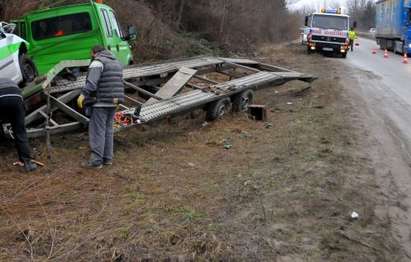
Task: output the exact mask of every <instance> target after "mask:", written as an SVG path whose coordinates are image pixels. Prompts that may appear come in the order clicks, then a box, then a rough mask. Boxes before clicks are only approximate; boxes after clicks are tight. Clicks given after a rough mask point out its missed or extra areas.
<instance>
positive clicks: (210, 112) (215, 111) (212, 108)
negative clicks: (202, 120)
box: [206, 98, 231, 121]
mask: <svg viewBox="0 0 411 262" xmlns="http://www.w3.org/2000/svg"><path fill="white" fill-rule="evenodd" d="M230 107H231V100H230V99H229V98H223V99H220V100H218V101H215V102H213V103H211V104H210V105H208V107H207V115H206V120H207V121H214V120H217V119H220V118H222V117H223V116H224V115H225V114H226V113H227V112H230V109H231V108H230Z"/></svg>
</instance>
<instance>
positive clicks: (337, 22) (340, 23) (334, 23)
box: [312, 15, 348, 30]
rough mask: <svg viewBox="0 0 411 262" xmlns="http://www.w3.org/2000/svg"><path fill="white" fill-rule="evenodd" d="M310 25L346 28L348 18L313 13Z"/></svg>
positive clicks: (322, 27) (326, 27)
mask: <svg viewBox="0 0 411 262" xmlns="http://www.w3.org/2000/svg"><path fill="white" fill-rule="evenodd" d="M312 27H317V28H321V29H335V30H348V18H347V17H343V16H332V15H315V16H314V17H313V22H312Z"/></svg>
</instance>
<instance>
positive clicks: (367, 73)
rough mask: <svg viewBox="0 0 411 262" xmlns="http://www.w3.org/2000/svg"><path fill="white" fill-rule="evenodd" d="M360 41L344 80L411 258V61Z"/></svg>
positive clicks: (384, 211) (385, 210) (387, 211)
mask: <svg viewBox="0 0 411 262" xmlns="http://www.w3.org/2000/svg"><path fill="white" fill-rule="evenodd" d="M358 42H359V44H360V45H359V46H358V47H355V51H354V52H353V53H350V54H349V56H348V57H347V59H341V60H340V61H341V62H342V63H344V64H345V65H347V66H348V68H349V69H350V70H349V72H347V75H346V76H344V78H343V77H342V79H346V80H345V81H346V90H348V93H349V94H348V95H349V96H350V97H352V100H355V102H353V103H354V106H355V108H358V115H359V118H361V119H362V121H364V132H367V134H368V137H370V139H371V141H372V142H371V143H370V146H369V148H367V149H366V150H368V151H369V154H370V155H371V158H372V160H373V161H374V163H375V169H376V171H375V172H376V179H377V181H379V185H380V187H381V188H382V190H383V191H384V194H386V196H388V198H389V199H390V200H391V201H392V203H388V204H387V205H386V206H383V207H381V210H380V211H381V212H380V213H382V214H386V215H389V216H390V218H391V219H392V221H393V225H394V226H395V228H396V234H398V236H399V238H400V239H401V242H402V244H403V247H404V249H405V250H406V253H407V257H408V258H410V259H411V240H410V239H411V168H410V167H411V60H410V61H409V62H410V64H403V63H402V62H403V57H402V56H401V55H398V54H394V53H392V52H389V53H388V54H389V57H388V58H384V51H382V50H379V48H378V46H377V44H376V43H375V41H373V40H369V39H364V38H361V39H359V40H358ZM373 49H376V50H377V53H376V54H373V53H372V50H373ZM387 207H388V208H387Z"/></svg>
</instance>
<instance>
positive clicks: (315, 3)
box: [288, 0, 346, 10]
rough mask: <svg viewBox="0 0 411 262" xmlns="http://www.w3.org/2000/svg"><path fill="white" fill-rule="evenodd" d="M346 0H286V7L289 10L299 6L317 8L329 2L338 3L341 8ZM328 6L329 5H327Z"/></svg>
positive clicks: (299, 7)
mask: <svg viewBox="0 0 411 262" xmlns="http://www.w3.org/2000/svg"><path fill="white" fill-rule="evenodd" d="M345 2H346V0H288V8H290V9H291V10H295V9H301V8H304V7H306V8H312V9H315V10H319V9H321V8H322V7H324V3H326V4H327V5H330V4H331V3H336V4H339V5H340V6H341V7H342V8H344V7H345ZM327 7H330V6H327Z"/></svg>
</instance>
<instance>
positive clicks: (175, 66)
mask: <svg viewBox="0 0 411 262" xmlns="http://www.w3.org/2000/svg"><path fill="white" fill-rule="evenodd" d="M88 63H89V61H88V60H84V61H64V62H61V63H60V64H58V65H57V66H55V67H54V68H53V69H52V70H50V72H49V73H48V74H47V76H46V77H45V78H44V79H43V80H42V82H41V83H39V84H38V86H39V87H38V88H40V87H41V88H42V89H43V93H44V94H45V95H46V97H47V104H46V105H43V106H42V107H40V108H38V109H36V110H35V111H33V112H31V113H30V114H28V115H27V116H26V126H27V131H28V135H29V137H40V136H48V137H49V136H50V135H53V134H59V133H67V132H72V131H75V130H80V129H82V128H86V127H87V125H88V122H89V119H88V118H87V117H86V116H84V114H83V113H81V112H80V111H79V110H77V109H76V108H75V106H71V105H72V104H75V103H74V101H75V100H76V98H77V97H78V96H79V94H80V92H81V88H82V87H83V86H84V84H85V80H86V74H82V75H80V76H79V77H77V79H76V80H74V81H70V80H66V79H63V78H60V77H58V75H59V74H60V73H61V72H62V71H63V70H67V69H70V68H77V67H84V66H87V65H88ZM187 68H188V69H191V70H196V71H195V74H193V75H192V76H189V77H185V80H182V81H180V83H178V85H177V86H176V87H175V90H171V91H172V92H171V94H172V95H171V96H169V97H159V96H158V95H156V93H157V94H161V93H163V94H164V93H167V92H159V90H161V89H162V88H164V87H165V86H167V83H168V86H173V85H175V83H176V82H179V80H176V79H174V80H171V79H172V78H173V77H176V74H178V73H179V72H180V71H182V70H183V69H187ZM186 71H187V70H186ZM208 74H221V75H222V76H224V77H226V78H228V80H229V81H216V80H213V79H212V78H209V77H207V75H208ZM123 75H124V83H125V86H126V88H128V89H131V90H134V91H136V92H137V93H138V94H140V95H144V96H145V97H148V98H149V99H142V98H141V97H140V96H134V97H133V96H132V95H128V94H127V95H126V100H127V101H128V102H127V103H124V104H120V105H119V107H118V112H117V114H116V121H115V130H116V131H120V130H123V129H125V128H130V127H132V126H136V125H140V124H145V123H149V122H152V121H155V120H159V119H162V118H166V117H170V116H174V115H178V114H180V113H184V112H190V111H193V110H196V109H199V108H203V109H205V110H212V109H213V107H216V106H221V105H222V104H223V103H226V104H229V103H231V102H233V101H234V100H236V99H235V98H236V97H238V96H240V95H242V94H244V92H245V91H247V90H257V89H260V88H264V87H270V86H279V85H283V84H284V83H286V82H289V81H292V80H300V81H303V82H306V83H308V84H311V82H313V81H314V80H315V79H316V77H315V76H312V75H307V74H303V73H298V72H295V71H292V70H289V69H286V68H282V67H278V66H273V65H268V64H264V63H259V62H256V61H253V60H249V59H235V58H220V57H195V58H190V59H184V60H176V61H169V62H166V63H160V64H151V65H142V66H136V67H130V68H126V69H124V71H123ZM176 78H178V77H176ZM187 79H189V80H188V81H187ZM169 81H170V82H172V81H173V83H169ZM182 87H184V89H183V90H181V89H182ZM171 88H173V87H171ZM152 90H154V91H152ZM174 91H175V92H174ZM155 92H156V93H155ZM158 92H159V93H158ZM236 101H238V100H236ZM219 102H220V103H219ZM136 108H138V109H140V110H141V111H140V115H139V117H138V118H136V117H135V116H134V113H135V111H136ZM214 109H215V108H214ZM55 114H60V115H61V114H63V115H64V116H65V118H67V119H65V121H64V123H61V122H60V123H59V121H57V120H56V119H54V118H53V117H54V115H55ZM215 118H216V117H215Z"/></svg>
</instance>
